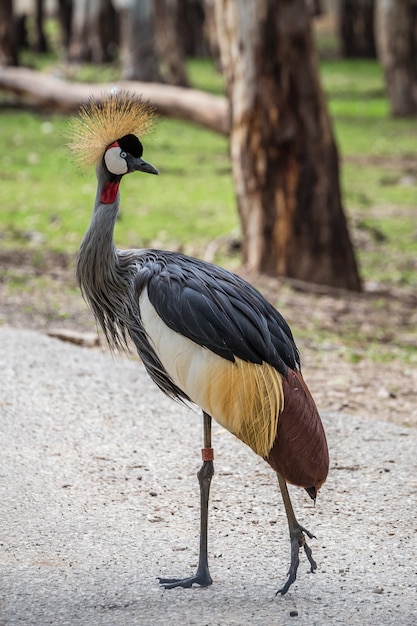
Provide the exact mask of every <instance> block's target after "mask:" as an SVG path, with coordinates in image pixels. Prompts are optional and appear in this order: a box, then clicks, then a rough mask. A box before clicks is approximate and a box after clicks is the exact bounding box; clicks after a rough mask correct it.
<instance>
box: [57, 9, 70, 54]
mask: <svg viewBox="0 0 417 626" xmlns="http://www.w3.org/2000/svg"><path fill="white" fill-rule="evenodd" d="M57 16H58V21H59V25H60V29H61V45H62V47H63V49H64V50H68V48H69V45H70V41H71V23H72V0H58V13H57Z"/></svg>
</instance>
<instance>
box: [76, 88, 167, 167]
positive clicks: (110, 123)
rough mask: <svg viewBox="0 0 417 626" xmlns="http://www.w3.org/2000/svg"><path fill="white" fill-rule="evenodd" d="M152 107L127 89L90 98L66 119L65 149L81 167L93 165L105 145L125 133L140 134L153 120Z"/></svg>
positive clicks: (150, 125) (101, 153) (98, 158)
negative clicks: (76, 112)
mask: <svg viewBox="0 0 417 626" xmlns="http://www.w3.org/2000/svg"><path fill="white" fill-rule="evenodd" d="M155 119H156V115H155V110H154V109H153V108H152V107H151V106H150V105H149V104H148V103H147V102H145V101H144V100H143V99H142V97H141V96H138V95H135V94H133V93H130V92H128V91H115V92H114V93H113V92H111V93H106V94H103V96H102V97H101V98H94V97H91V98H90V100H89V102H88V103H87V104H85V105H83V106H82V107H81V109H80V112H79V115H78V117H75V118H73V119H72V120H71V122H70V127H69V130H68V136H69V139H70V141H69V148H70V150H71V152H72V153H73V155H74V159H75V161H76V162H77V163H78V164H79V165H80V166H81V167H90V166H92V165H95V164H97V163H98V162H99V161H100V159H101V158H102V156H103V154H104V151H105V150H106V148H107V146H109V145H111V144H112V143H113V142H114V141H116V140H117V139H121V137H124V136H125V135H129V134H132V135H136V136H139V137H141V136H142V135H145V134H146V133H148V132H149V131H150V130H151V128H152V126H153V124H154V123H155Z"/></svg>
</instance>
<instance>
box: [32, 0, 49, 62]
mask: <svg viewBox="0 0 417 626" xmlns="http://www.w3.org/2000/svg"><path fill="white" fill-rule="evenodd" d="M44 17H45V2H44V0H35V31H36V41H35V50H36V52H42V53H43V52H48V41H47V39H46V35H45V29H44Z"/></svg>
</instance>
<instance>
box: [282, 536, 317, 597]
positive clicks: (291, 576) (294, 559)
mask: <svg viewBox="0 0 417 626" xmlns="http://www.w3.org/2000/svg"><path fill="white" fill-rule="evenodd" d="M304 533H305V534H306V535H307V537H308V538H309V539H315V536H314V535H313V534H312V533H310V532H309V531H308V530H307V529H306V528H304V526H301V525H300V524H297V525H296V526H295V528H293V529H291V531H290V541H291V565H290V569H289V571H288V578H287V581H286V583H285V585H284V586H283V587H281V589H278V591H277V592H276V595H278V594H279V593H280V594H281V595H282V596H283V595H284V594H286V593H287V591H288V589H289V588H290V587H291V585H292V584H293V582H294V581H295V579H296V578H297V570H298V565H299V563H300V559H299V551H300V548H304V552H305V553H306V556H307V558H308V560H309V563H310V568H311V569H310V571H311V572H312V573H314V571H315V570H316V569H317V563H316V562H315V560H314V559H313V554H312V552H311V548H310V546H309V545H308V544H307V542H306V538H305V536H304Z"/></svg>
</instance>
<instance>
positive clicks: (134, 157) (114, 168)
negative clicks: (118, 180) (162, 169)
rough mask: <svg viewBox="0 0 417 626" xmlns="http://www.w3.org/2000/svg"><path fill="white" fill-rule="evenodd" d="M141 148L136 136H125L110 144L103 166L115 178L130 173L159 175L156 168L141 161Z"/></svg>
mask: <svg viewBox="0 0 417 626" xmlns="http://www.w3.org/2000/svg"><path fill="white" fill-rule="evenodd" d="M142 154H143V146H142V144H141V142H140V141H139V139H138V138H137V137H136V135H131V134H130V135H125V136H124V137H122V138H121V139H118V140H117V141H115V142H113V143H112V144H110V145H109V146H108V147H107V148H106V151H105V153H104V157H103V161H104V166H105V167H106V169H107V170H108V171H109V172H110V174H115V175H116V176H123V174H130V173H131V172H144V173H145V174H159V172H158V170H157V169H156V167H154V166H153V165H151V164H150V163H148V162H147V161H145V160H144V159H142Z"/></svg>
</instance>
